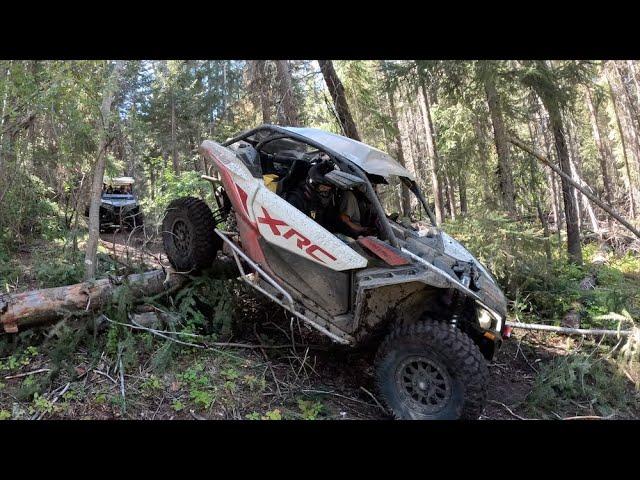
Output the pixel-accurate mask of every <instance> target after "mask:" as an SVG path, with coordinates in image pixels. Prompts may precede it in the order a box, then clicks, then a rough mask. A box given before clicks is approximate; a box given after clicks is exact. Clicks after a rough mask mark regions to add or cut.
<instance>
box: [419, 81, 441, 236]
mask: <svg viewBox="0 0 640 480" xmlns="http://www.w3.org/2000/svg"><path fill="white" fill-rule="evenodd" d="M420 93H421V94H422V102H420V109H421V113H422V121H423V124H424V130H425V138H426V140H427V153H428V156H429V163H430V167H431V168H430V170H431V171H430V176H431V188H432V189H433V203H434V206H435V214H436V222H437V223H438V224H440V223H442V221H443V220H444V218H445V205H444V194H443V193H444V192H443V188H442V184H441V183H442V182H441V181H440V178H441V175H440V158H439V157H438V148H437V147H436V139H435V132H434V128H433V121H432V119H431V105H430V102H429V94H428V92H427V89H426V86H425V82H424V79H423V78H421V79H420Z"/></svg>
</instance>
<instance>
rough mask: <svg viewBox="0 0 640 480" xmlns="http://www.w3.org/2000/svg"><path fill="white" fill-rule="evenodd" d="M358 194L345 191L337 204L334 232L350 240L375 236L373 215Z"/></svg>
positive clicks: (361, 196)
mask: <svg viewBox="0 0 640 480" xmlns="http://www.w3.org/2000/svg"><path fill="white" fill-rule="evenodd" d="M364 200H365V199H364V198H363V195H362V194H361V193H360V192H354V191H351V190H346V191H344V192H342V196H341V198H340V201H339V203H338V212H339V213H338V217H337V223H336V230H337V232H338V233H341V234H343V235H346V236H348V237H351V238H358V237H367V236H369V235H376V234H377V228H376V227H375V226H373V225H375V223H376V222H375V215H374V214H373V212H372V211H371V209H370V208H367V202H365V201H364Z"/></svg>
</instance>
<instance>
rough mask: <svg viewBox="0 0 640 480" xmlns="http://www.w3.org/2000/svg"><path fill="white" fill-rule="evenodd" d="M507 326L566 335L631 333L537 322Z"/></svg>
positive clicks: (617, 334)
mask: <svg viewBox="0 0 640 480" xmlns="http://www.w3.org/2000/svg"><path fill="white" fill-rule="evenodd" d="M506 324H507V326H509V327H513V328H522V329H525V330H544V331H547V332H555V333H564V334H566V335H612V336H626V337H628V336H629V335H633V331H632V330H602V329H599V328H568V327H556V326H553V325H543V324H539V323H522V322H506Z"/></svg>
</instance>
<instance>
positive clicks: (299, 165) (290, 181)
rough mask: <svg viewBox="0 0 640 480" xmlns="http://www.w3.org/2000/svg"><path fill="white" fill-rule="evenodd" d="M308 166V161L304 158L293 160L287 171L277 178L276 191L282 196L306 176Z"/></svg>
mask: <svg viewBox="0 0 640 480" xmlns="http://www.w3.org/2000/svg"><path fill="white" fill-rule="evenodd" d="M309 168H310V165H309V162H307V161H305V160H294V161H293V164H292V165H291V168H290V169H289V172H288V173H287V174H286V175H285V176H284V177H282V178H281V179H280V180H278V182H277V184H276V193H277V194H278V195H279V196H281V197H282V196H283V195H284V194H285V193H286V192H288V191H289V190H291V189H292V188H294V187H295V186H296V185H298V184H300V183H301V182H303V181H304V179H305V178H307V173H308V172H309Z"/></svg>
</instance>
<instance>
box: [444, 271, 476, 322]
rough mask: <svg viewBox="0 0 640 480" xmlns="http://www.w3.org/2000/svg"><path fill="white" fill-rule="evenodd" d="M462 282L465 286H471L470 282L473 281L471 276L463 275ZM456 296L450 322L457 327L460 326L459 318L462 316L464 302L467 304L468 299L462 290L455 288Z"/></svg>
mask: <svg viewBox="0 0 640 480" xmlns="http://www.w3.org/2000/svg"><path fill="white" fill-rule="evenodd" d="M461 283H462V284H463V285H464V286H465V287H469V284H470V283H471V278H470V277H469V275H464V276H463V277H462V280H461ZM453 295H454V298H453V302H452V303H453V309H452V310H453V314H452V315H451V320H450V321H449V324H450V325H451V326H452V327H457V326H458V320H459V319H460V317H461V316H462V312H463V310H464V304H465V300H466V296H465V295H464V294H463V293H462V292H461V291H460V290H455V291H454V293H453Z"/></svg>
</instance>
